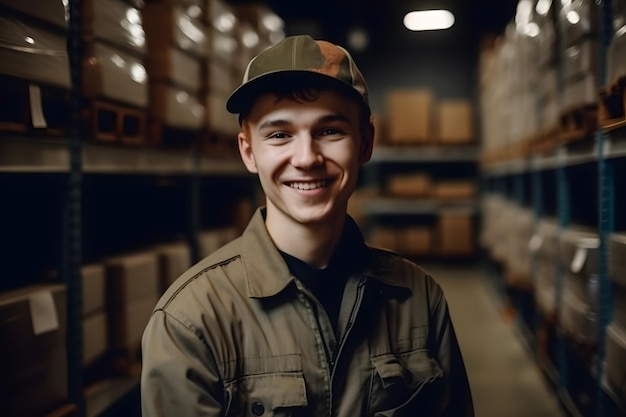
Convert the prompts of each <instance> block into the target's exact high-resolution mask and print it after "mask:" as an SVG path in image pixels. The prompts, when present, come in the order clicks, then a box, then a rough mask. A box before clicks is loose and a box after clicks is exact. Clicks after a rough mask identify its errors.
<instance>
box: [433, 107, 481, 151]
mask: <svg viewBox="0 0 626 417" xmlns="http://www.w3.org/2000/svg"><path fill="white" fill-rule="evenodd" d="M473 126H474V115H473V113H472V104H471V103H470V101H469V100H460V99H457V100H438V102H437V107H436V112H435V127H434V129H435V132H436V137H437V140H438V142H439V143H440V144H442V145H462V144H468V143H472V142H473V141H474V136H475V134H474V127H473Z"/></svg>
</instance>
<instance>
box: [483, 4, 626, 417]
mask: <svg viewBox="0 0 626 417" xmlns="http://www.w3.org/2000/svg"><path fill="white" fill-rule="evenodd" d="M589 5H590V6H589V7H598V12H599V17H598V18H599V20H600V21H599V22H597V23H598V27H599V34H598V37H599V43H600V48H599V55H598V56H597V57H596V59H597V60H598V61H599V62H598V68H599V70H598V71H599V77H598V78H599V79H598V82H599V85H605V83H606V60H607V55H606V48H607V45H608V44H609V41H610V40H611V38H612V36H613V34H612V25H611V2H610V1H609V2H596V3H595V4H594V3H593V2H589ZM557 7H559V6H557ZM557 48H562V44H561V43H560V42H557ZM557 50H558V49H557ZM557 62H558V63H559V64H561V62H560V61H559V60H558V59H557ZM558 73H559V77H560V79H559V83H558V85H559V89H560V91H559V94H563V91H562V90H563V88H564V83H563V78H562V77H563V74H562V70H559V71H558ZM625 132H626V129H624V128H623V127H622V128H619V129H609V130H607V131H604V130H603V129H602V128H601V127H599V128H598V129H597V130H596V132H595V133H594V134H593V135H591V136H588V137H585V138H581V140H579V141H575V142H570V143H561V144H559V145H557V146H552V149H551V150H547V151H546V150H545V149H543V150H541V151H535V152H528V151H527V152H526V153H520V154H519V155H518V156H517V157H514V158H508V159H502V160H500V161H498V162H491V163H489V164H485V165H484V166H483V167H482V183H483V185H484V187H483V189H484V191H485V195H486V196H489V195H499V196H502V197H503V198H505V199H507V200H508V201H510V202H513V203H514V204H517V205H518V206H523V207H527V208H530V209H532V213H533V215H534V218H535V228H536V227H537V224H538V223H539V222H540V221H542V220H543V219H546V218H552V219H554V220H555V221H556V223H557V225H558V230H559V232H558V233H559V235H560V234H561V233H563V231H565V230H566V229H568V228H569V227H570V226H583V227H589V228H590V229H592V230H595V231H597V233H598V236H599V241H600V248H599V250H598V256H599V260H600V262H599V270H598V281H597V282H598V285H599V289H598V297H599V302H598V306H599V309H598V311H597V312H596V313H597V329H598V330H597V341H596V344H595V345H593V346H588V345H585V344H582V345H581V344H579V342H578V341H575V340H573V339H571V338H570V337H569V336H568V335H566V334H565V333H564V331H563V330H562V328H560V324H559V322H558V318H557V321H556V322H554V318H550V317H547V316H545V314H544V313H543V312H541V311H539V309H538V308H537V307H536V306H535V305H533V304H532V293H531V294H529V295H530V297H527V298H526V299H527V300H528V299H530V303H525V304H523V303H517V304H516V305H515V307H516V308H517V310H518V312H519V313H520V315H521V314H522V310H524V309H525V310H530V320H526V322H525V323H520V325H521V326H524V329H523V330H524V331H522V332H521V333H522V334H523V335H524V337H526V338H527V341H528V342H529V345H530V346H533V347H534V349H533V351H534V353H535V354H538V353H539V352H538V351H539V350H541V349H543V350H544V352H543V353H544V356H543V357H539V356H538V357H537V359H538V363H539V364H540V365H541V366H542V369H543V370H544V372H545V374H546V376H547V377H548V380H550V381H551V382H552V383H553V385H554V388H555V392H556V393H557V394H558V396H559V398H560V399H561V402H562V405H563V407H564V409H565V410H566V411H567V412H568V414H570V415H580V416H584V417H604V416H618V415H625V414H624V413H625V412H626V410H625V409H624V405H623V403H622V404H620V402H621V401H620V399H619V398H618V396H617V395H615V394H614V393H612V392H610V389H609V388H608V387H607V385H606V384H605V381H604V366H605V361H604V359H605V354H606V353H605V346H604V345H605V335H606V328H607V325H608V324H609V323H610V321H611V319H612V309H613V301H612V286H611V280H610V277H609V274H608V247H607V242H608V236H609V234H610V233H612V232H613V231H615V230H623V229H624V228H625V227H626V224H625V223H624V219H623V218H621V217H616V216H617V215H618V213H623V212H624V203H623V198H622V197H621V196H619V195H618V194H619V193H618V190H620V189H623V186H624V184H623V181H622V180H621V176H622V175H623V172H624V167H626V140H625V139H626V133H625ZM557 141H558V139H557ZM530 149H531V150H532V148H530ZM520 187H521V188H526V189H522V190H521V191H522V192H521V193H520ZM520 194H523V195H524V197H523V198H520ZM568 266H569V265H567V266H564V265H561V263H560V262H558V261H557V260H556V258H555V261H554V269H555V273H556V291H555V300H554V302H555V305H556V307H555V311H559V310H558V309H559V306H560V303H561V302H562V301H563V284H564V280H565V273H566V271H565V268H567V267H568ZM531 268H532V269H531V275H532V276H533V277H535V276H537V275H538V273H539V270H538V265H537V263H536V261H535V260H532V263H531ZM493 270H494V271H495V273H496V275H497V274H500V273H501V271H499V270H497V268H494V269H493ZM495 279H496V281H500V282H503V281H504V279H503V277H502V276H496V278H495ZM499 285H504V286H506V284H499ZM506 296H507V295H505V297H506ZM516 301H517V300H513V303H516ZM526 315H527V316H528V314H526ZM540 332H543V333H542V334H541V335H540V334H539V333H540ZM546 337H549V340H547V341H546ZM540 339H541V340H543V342H542V343H544V346H543V348H541V349H540V348H538V343H540V342H539V340H540ZM546 344H547V348H548V352H545V349H546ZM545 353H547V354H548V355H547V356H549V358H548V360H547V361H546V358H545V356H546V355H545ZM620 408H621V411H620Z"/></svg>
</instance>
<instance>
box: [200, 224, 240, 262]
mask: <svg viewBox="0 0 626 417" xmlns="http://www.w3.org/2000/svg"><path fill="white" fill-rule="evenodd" d="M237 236H238V232H237V228H236V227H234V226H225V227H220V228H216V229H208V230H204V231H202V232H200V234H199V236H198V244H199V247H200V258H205V257H207V256H209V255H210V254H211V253H213V252H215V251H216V250H218V249H219V248H220V247H222V246H224V245H225V244H226V243H228V242H230V241H231V240H234V239H235V238H236V237H237Z"/></svg>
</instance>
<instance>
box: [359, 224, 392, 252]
mask: <svg viewBox="0 0 626 417" xmlns="http://www.w3.org/2000/svg"><path fill="white" fill-rule="evenodd" d="M367 240H368V242H369V244H370V245H371V246H372V247H375V248H380V249H386V250H389V251H394V252H395V251H397V250H398V247H399V244H398V231H397V230H395V229H392V228H388V227H382V226H378V227H376V228H374V229H373V230H372V231H371V232H370V233H369V238H368V239H367Z"/></svg>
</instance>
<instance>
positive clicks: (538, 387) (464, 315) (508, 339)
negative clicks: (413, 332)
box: [422, 264, 565, 417]
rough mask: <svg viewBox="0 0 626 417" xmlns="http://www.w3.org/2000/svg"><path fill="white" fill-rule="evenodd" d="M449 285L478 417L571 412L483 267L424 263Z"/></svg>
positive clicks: (535, 416)
mask: <svg viewBox="0 0 626 417" xmlns="http://www.w3.org/2000/svg"><path fill="white" fill-rule="evenodd" d="M422 266H423V267H424V268H425V269H426V270H427V271H428V272H429V273H430V274H431V275H432V276H433V277H434V278H435V280H436V281H437V282H439V283H440V285H441V286H442V287H443V289H444V292H445V294H446V297H447V299H448V303H449V305H450V311H451V315H452V319H453V321H454V325H455V328H456V332H457V335H458V338H459V343H460V345H461V349H462V350H463V356H464V358H465V363H466V367H467V371H468V374H469V379H470V384H471V386H472V393H473V396H474V405H475V410H476V417H497V416H506V417H528V416H532V417H561V416H564V415H565V414H564V413H563V411H562V410H561V408H560V406H559V402H558V399H557V398H556V396H555V395H554V394H553V392H552V390H551V388H550V387H549V386H548V385H547V382H546V381H545V379H544V377H543V375H542V373H541V371H540V369H539V368H538V367H537V366H536V364H535V362H534V360H533V358H532V357H531V355H530V353H529V352H528V351H526V350H525V348H524V346H523V345H522V342H521V339H520V338H519V336H518V335H517V333H516V331H515V328H514V326H515V324H514V323H507V322H506V321H505V320H503V316H502V315H501V313H500V312H499V306H498V300H497V299H496V298H495V297H496V294H495V290H494V291H492V290H491V288H490V287H489V285H491V284H490V283H489V282H487V278H486V275H485V272H484V271H483V270H482V269H481V268H480V267H478V266H472V265H470V266H468V265H463V266H456V265H454V266H449V265H440V264H422Z"/></svg>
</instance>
